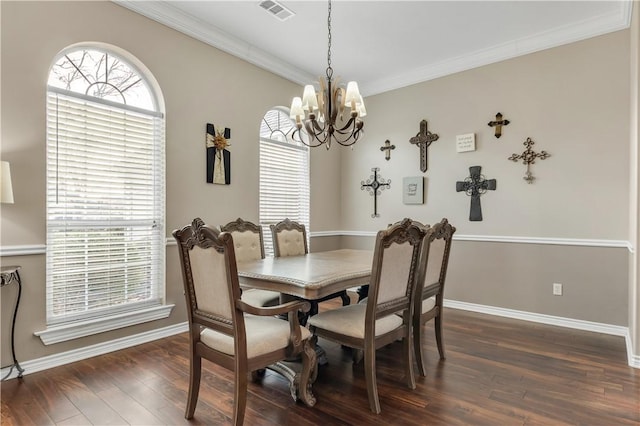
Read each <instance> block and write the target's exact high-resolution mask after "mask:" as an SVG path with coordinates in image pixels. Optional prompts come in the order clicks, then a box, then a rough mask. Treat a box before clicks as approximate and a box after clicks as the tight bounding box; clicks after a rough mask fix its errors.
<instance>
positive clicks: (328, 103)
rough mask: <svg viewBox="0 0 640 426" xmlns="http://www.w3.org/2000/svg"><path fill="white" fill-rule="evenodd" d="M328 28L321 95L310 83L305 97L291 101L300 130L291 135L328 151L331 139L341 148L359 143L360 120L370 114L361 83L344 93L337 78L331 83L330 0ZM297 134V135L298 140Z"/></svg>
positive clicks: (292, 116) (348, 86)
mask: <svg viewBox="0 0 640 426" xmlns="http://www.w3.org/2000/svg"><path fill="white" fill-rule="evenodd" d="M327 28H328V32H329V47H328V49H327V71H326V75H327V79H326V81H325V79H324V77H320V90H319V91H318V92H316V90H315V88H314V87H313V85H311V84H308V85H306V86H305V87H304V92H303V94H302V98H300V97H295V98H293V101H292V102H291V119H293V120H295V124H296V127H297V130H295V131H294V133H293V135H292V136H293V138H294V140H296V141H298V142H302V143H304V144H305V145H308V146H310V147H317V146H320V145H325V146H326V148H327V149H329V148H330V147H331V141H332V140H333V141H336V142H337V143H339V144H340V145H342V146H350V145H353V144H354V143H356V142H357V140H358V138H359V137H360V135H361V133H362V128H363V126H364V123H363V122H362V120H361V118H362V117H364V116H365V115H367V111H366V109H365V107H364V101H363V100H362V95H360V91H359V90H358V83H356V82H355V81H350V82H349V83H348V84H347V88H346V90H345V89H344V88H343V87H340V86H339V85H338V81H339V78H336V80H335V81H333V80H332V77H333V68H331V0H329V14H328V18H327ZM347 108H348V109H349V110H350V113H349V120H348V121H347V122H346V124H345V123H344V119H343V115H344V112H345V110H346V109H347ZM342 124H344V126H342ZM303 125H304V128H305V130H306V133H307V134H308V138H309V140H308V142H306V141H305V140H304V138H303V137H302V135H301V134H300V131H301V130H302V126H303ZM340 126H342V127H340ZM296 134H297V135H298V137H297V139H296Z"/></svg>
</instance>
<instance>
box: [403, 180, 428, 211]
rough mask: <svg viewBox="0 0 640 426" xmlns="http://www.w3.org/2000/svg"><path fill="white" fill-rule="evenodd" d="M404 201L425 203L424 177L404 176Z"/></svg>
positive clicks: (405, 202)
mask: <svg viewBox="0 0 640 426" xmlns="http://www.w3.org/2000/svg"><path fill="white" fill-rule="evenodd" d="M402 202H403V203H404V204H424V178H423V177H422V176H411V177H405V178H402Z"/></svg>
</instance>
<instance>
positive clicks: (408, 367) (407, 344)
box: [402, 333, 416, 389]
mask: <svg viewBox="0 0 640 426" xmlns="http://www.w3.org/2000/svg"><path fill="white" fill-rule="evenodd" d="M412 342H413V339H411V335H410V334H409V333H407V335H406V336H405V338H404V339H403V342H402V346H403V352H404V354H403V355H404V373H405V375H406V376H407V386H408V387H409V389H415V388H416V376H415V372H414V370H413V348H412Z"/></svg>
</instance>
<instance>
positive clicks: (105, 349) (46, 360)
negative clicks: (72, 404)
mask: <svg viewBox="0 0 640 426" xmlns="http://www.w3.org/2000/svg"><path fill="white" fill-rule="evenodd" d="M444 306H445V307H447V308H453V309H461V310H465V311H472V312H479V313H483V314H489V315H496V316H500V317H506V318H513V319H520V320H524V321H532V322H537V323H541V324H548V325H556V326H559V327H566V328H573V329H578V330H585V331H593V332H596V333H603V334H610V335H614V336H622V337H624V338H625V342H626V346H627V361H628V364H629V366H630V367H634V368H640V356H639V355H634V354H633V350H632V345H631V335H630V334H629V329H628V328H627V327H623V326H619V325H611V324H603V323H597V322H591V321H582V320H576V319H571V318H564V317H556V316H552V315H544V314H536V313H533V312H525V311H517V310H514V309H506V308H498V307H495V306H488V305H478V304H475V303H467V302H459V301H457V300H449V299H445V301H444ZM188 330H189V325H188V323H187V322H183V323H180V324H175V325H171V326H168V327H164V328H160V329H157V330H151V331H147V332H144V333H140V334H136V335H134V336H129V337H123V338H120V339H116V340H111V341H109V342H103V343H98V344H96V345H91V346H87V347H84V348H79V349H74V350H71V351H67V352H63V353H59V354H55V355H49V356H46V357H42V358H38V359H34V360H31V361H25V362H21V363H20V366H21V367H22V368H24V370H25V371H24V373H23V374H24V375H27V374H31V373H36V372H38V371H43V370H46V369H49V368H53V367H58V366H61V365H65V364H70V363H72V362H76V361H81V360H83V359H87V358H91V357H94V356H97V355H103V354H106V353H109V352H114V351H118V350H120V349H126V348H129V347H131V346H136V345H140V344H142V343H147V342H151V341H154V340H158V339H162V338H164V337H169V336H173V335H175V334H179V333H184V332H186V331H188ZM18 361H20V360H18ZM8 372H9V368H3V369H2V370H1V371H0V377H4V376H5V375H6V374H7V373H8ZM17 375H18V372H17V371H16V370H15V369H14V371H12V372H11V376H9V377H8V378H11V379H13V378H15V377H17Z"/></svg>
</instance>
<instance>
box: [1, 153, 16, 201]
mask: <svg viewBox="0 0 640 426" xmlns="http://www.w3.org/2000/svg"><path fill="white" fill-rule="evenodd" d="M0 202H1V203H7V204H13V186H12V185H11V168H10V166H9V162H8V161H0Z"/></svg>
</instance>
